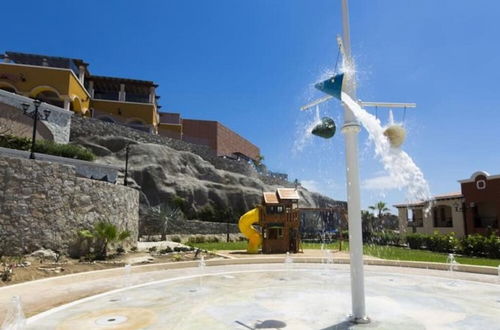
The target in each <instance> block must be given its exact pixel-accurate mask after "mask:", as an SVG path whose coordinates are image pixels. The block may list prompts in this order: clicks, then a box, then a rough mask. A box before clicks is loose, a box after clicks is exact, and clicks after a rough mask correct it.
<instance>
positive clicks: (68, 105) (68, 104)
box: [64, 97, 71, 111]
mask: <svg viewBox="0 0 500 330" xmlns="http://www.w3.org/2000/svg"><path fill="white" fill-rule="evenodd" d="M70 109H71V101H70V100H69V98H67V97H66V98H64V110H68V111H69V110H70Z"/></svg>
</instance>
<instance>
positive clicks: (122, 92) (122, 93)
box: [118, 84, 126, 102]
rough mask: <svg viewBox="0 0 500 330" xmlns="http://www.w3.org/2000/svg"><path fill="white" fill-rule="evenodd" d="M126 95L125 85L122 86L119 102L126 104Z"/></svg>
mask: <svg viewBox="0 0 500 330" xmlns="http://www.w3.org/2000/svg"><path fill="white" fill-rule="evenodd" d="M125 98H126V93H125V84H120V92H119V93H118V101H124V102H125Z"/></svg>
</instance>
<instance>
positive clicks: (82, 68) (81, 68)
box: [78, 65, 85, 85]
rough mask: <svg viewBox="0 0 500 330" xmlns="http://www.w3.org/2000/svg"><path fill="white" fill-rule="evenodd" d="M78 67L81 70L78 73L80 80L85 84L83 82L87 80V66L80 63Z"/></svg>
mask: <svg viewBox="0 0 500 330" xmlns="http://www.w3.org/2000/svg"><path fill="white" fill-rule="evenodd" d="M78 69H79V72H80V74H79V75H78V80H80V82H81V83H82V85H83V83H84V82H85V67H84V66H83V65H80V66H79V67H78Z"/></svg>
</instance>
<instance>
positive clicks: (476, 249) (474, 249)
mask: <svg viewBox="0 0 500 330" xmlns="http://www.w3.org/2000/svg"><path fill="white" fill-rule="evenodd" d="M459 251H460V253H462V254H465V255H469V256H478V257H480V256H481V257H488V258H500V237H498V236H496V235H495V234H491V235H490V236H483V235H480V234H474V235H469V236H466V237H464V238H462V239H461V240H460V249H459Z"/></svg>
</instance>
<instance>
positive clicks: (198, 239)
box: [188, 236, 206, 244]
mask: <svg viewBox="0 0 500 330" xmlns="http://www.w3.org/2000/svg"><path fill="white" fill-rule="evenodd" d="M205 241H206V240H205V236H191V237H189V238H188V243H191V244H192V243H205Z"/></svg>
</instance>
